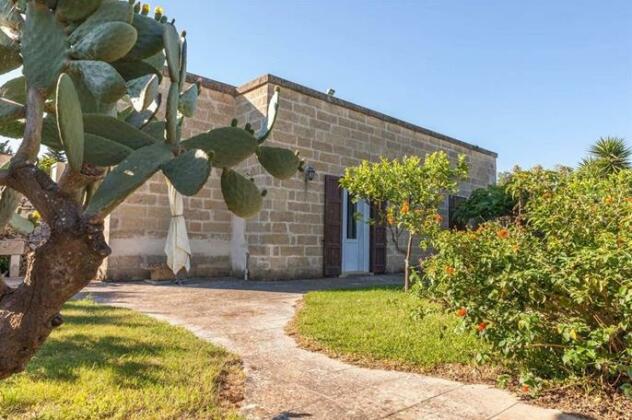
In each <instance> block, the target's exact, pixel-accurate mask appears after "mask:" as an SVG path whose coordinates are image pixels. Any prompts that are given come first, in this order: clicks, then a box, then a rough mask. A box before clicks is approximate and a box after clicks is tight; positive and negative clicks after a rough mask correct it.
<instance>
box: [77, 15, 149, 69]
mask: <svg viewBox="0 0 632 420" xmlns="http://www.w3.org/2000/svg"><path fill="white" fill-rule="evenodd" d="M136 38H137V34H136V29H134V27H133V26H132V25H130V24H128V23H125V22H104V23H101V24H99V25H95V26H94V27H93V28H92V30H91V31H90V32H88V33H87V34H86V35H85V36H83V37H82V38H81V39H80V40H79V42H77V44H76V45H74V46H73V48H72V56H73V57H74V58H77V59H79V60H100V61H107V62H112V61H116V60H118V59H119V58H122V57H124V56H125V55H126V54H127V53H128V52H129V51H130V50H131V49H132V47H133V46H134V44H135V43H136Z"/></svg>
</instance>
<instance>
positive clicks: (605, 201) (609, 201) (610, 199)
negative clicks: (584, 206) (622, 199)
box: [603, 196, 614, 204]
mask: <svg viewBox="0 0 632 420" xmlns="http://www.w3.org/2000/svg"><path fill="white" fill-rule="evenodd" d="M603 202H604V203H605V204H612V203H613V202H614V198H612V197H611V196H607V197H604V198H603Z"/></svg>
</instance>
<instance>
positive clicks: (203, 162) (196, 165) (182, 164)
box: [162, 149, 211, 196]
mask: <svg viewBox="0 0 632 420" xmlns="http://www.w3.org/2000/svg"><path fill="white" fill-rule="evenodd" d="M162 171H163V172H164V174H165V176H166V177H167V178H169V181H171V184H172V185H173V186H174V187H175V189H176V190H177V191H178V192H179V193H180V194H182V195H189V196H191V195H195V194H197V193H198V192H199V191H200V190H201V189H202V187H203V186H204V184H205V183H206V180H207V179H208V177H209V175H210V173H211V163H210V161H209V156H208V155H207V154H206V152H204V151H203V150H200V149H191V150H188V151H186V152H184V153H183V154H181V155H180V156H178V157H177V158H175V159H173V160H170V161H169V162H167V163H166V164H164V165H162Z"/></svg>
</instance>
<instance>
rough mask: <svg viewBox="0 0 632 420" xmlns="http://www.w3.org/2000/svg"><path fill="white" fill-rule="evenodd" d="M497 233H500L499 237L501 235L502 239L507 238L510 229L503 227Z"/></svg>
mask: <svg viewBox="0 0 632 420" xmlns="http://www.w3.org/2000/svg"><path fill="white" fill-rule="evenodd" d="M496 235H498V237H499V238H500V239H507V238H508V237H509V231H508V230H507V229H505V228H503V229H500V230H499V231H498V232H497V233H496Z"/></svg>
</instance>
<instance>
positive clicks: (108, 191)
mask: <svg viewBox="0 0 632 420" xmlns="http://www.w3.org/2000/svg"><path fill="white" fill-rule="evenodd" d="M171 159H173V153H172V152H171V149H170V148H169V147H168V146H167V145H165V144H162V143H157V144H152V145H151V146H146V147H142V148H140V149H138V150H135V151H134V152H132V153H131V154H130V155H129V156H128V157H127V159H125V160H124V161H122V162H121V163H120V164H119V165H118V166H116V167H115V168H114V169H113V170H112V172H110V173H109V174H108V175H107V176H106V177H105V179H104V180H103V183H102V184H101V186H100V187H99V189H98V190H97V191H96V193H95V194H94V197H92V199H91V200H90V203H89V205H88V208H87V209H86V213H87V214H88V215H89V216H91V217H92V216H94V217H97V218H102V217H104V216H106V215H107V214H109V213H110V212H111V211H112V210H114V208H116V206H118V205H119V204H120V203H122V202H123V201H124V200H125V198H126V197H127V196H128V195H130V194H131V193H133V192H134V191H135V190H136V189H137V188H138V187H140V186H141V185H143V184H144V183H145V182H146V181H147V180H148V179H149V178H150V177H151V176H152V175H153V174H155V173H156V172H157V171H158V169H159V168H160V166H161V165H164V164H165V163H167V162H168V161H170V160H171Z"/></svg>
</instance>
